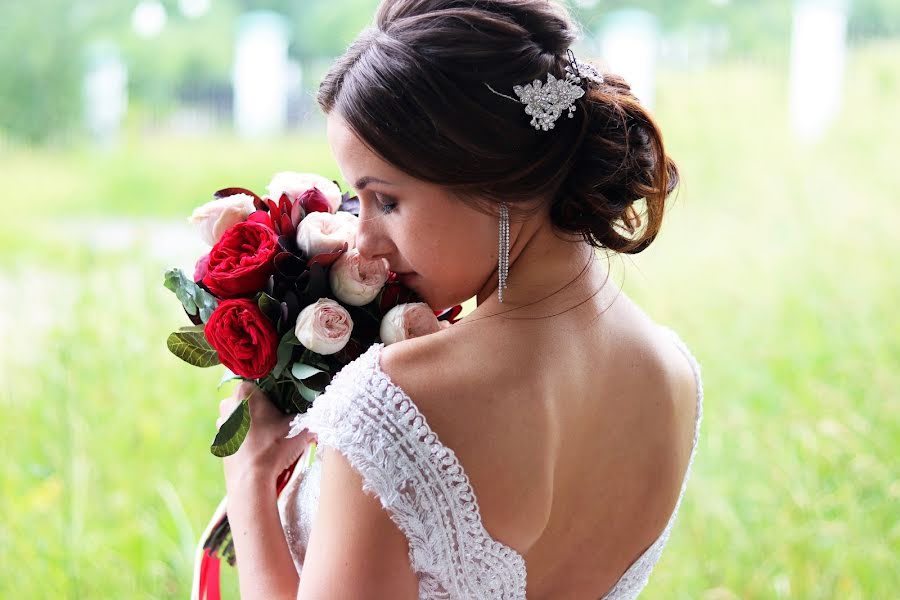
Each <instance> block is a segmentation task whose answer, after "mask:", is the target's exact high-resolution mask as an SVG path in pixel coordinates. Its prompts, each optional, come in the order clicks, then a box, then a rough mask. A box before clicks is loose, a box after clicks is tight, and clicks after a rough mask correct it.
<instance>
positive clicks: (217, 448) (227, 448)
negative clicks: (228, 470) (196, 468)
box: [209, 398, 250, 457]
mask: <svg viewBox="0 0 900 600" xmlns="http://www.w3.org/2000/svg"><path fill="white" fill-rule="evenodd" d="M248 431H250V403H249V398H245V399H243V400H242V401H241V403H240V404H238V406H237V408H235V409H234V412H233V413H231V415H230V416H229V417H228V418H227V419H225V422H224V423H222V427H220V428H219V432H218V433H216V439H214V440H213V443H212V446H210V447H209V451H210V452H212V453H213V454H214V455H215V456H219V457H224V456H231V455H232V454H234V453H235V452H237V451H238V448H240V447H241V443H242V442H243V441H244V438H245V437H247V432H248Z"/></svg>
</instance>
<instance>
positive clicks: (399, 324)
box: [379, 302, 441, 346]
mask: <svg viewBox="0 0 900 600" xmlns="http://www.w3.org/2000/svg"><path fill="white" fill-rule="evenodd" d="M440 329H441V326H440V324H439V322H438V320H437V317H436V316H434V311H433V310H431V307H430V306H428V305H427V304H425V303H424V302H409V303H406V304H398V305H397V306H395V307H394V308H392V309H391V310H389V311H388V312H387V314H386V315H384V318H383V319H382V320H381V328H380V330H379V335H380V336H381V341H382V342H384V345H385V346H387V345H390V344H393V343H394V342H402V341H403V340H408V339H410V338H414V337H421V336H423V335H428V334H429V333H434V332H436V331H440Z"/></svg>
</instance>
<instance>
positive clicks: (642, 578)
mask: <svg viewBox="0 0 900 600" xmlns="http://www.w3.org/2000/svg"><path fill="white" fill-rule="evenodd" d="M660 327H661V328H662V329H663V330H665V331H666V332H667V333H668V334H669V336H670V337H671V338H672V340H673V341H674V342H675V345H676V346H677V347H678V349H679V350H681V352H682V354H684V356H685V357H686V358H687V359H688V362H689V363H690V364H691V369H692V370H693V372H694V383H695V385H696V386H697V406H696V411H697V414H696V418H695V421H694V438H693V443H692V446H691V456H690V458H689V459H688V465H687V469H686V470H685V473H684V479H683V480H682V482H681V491H680V492H679V493H678V500H677V501H676V502H675V509H674V510H673V511H672V514H671V516H670V517H669V522H668V523H666V528H665V529H663V532H662V533H661V534H660V535H659V537H658V538H656V541H655V542H653V544H651V545H650V547H649V548H647V550H645V551H644V553H643V554H641V556H640V557H639V558H638V559H637V560H636V561H634V562H633V563H632V564H631V566H630V567H628V569H627V570H626V571H625V572H624V573H623V574H622V576H621V577H620V578H619V580H618V581H617V582H616V584H615V585H614V586H613V587H612V589H611V590H610V591H609V592H607V593H606V594H605V595H604V596H603V598H602V599H601V600H626V599H631V598H636V597H637V596H638V594H639V593H640V592H641V590H643V589H644V587H646V585H647V582H648V581H649V580H650V574H651V573H652V571H653V567H654V566H656V563H657V561H659V557H660V556H661V555H662V551H663V547H664V546H665V545H666V542H667V541H668V539H669V534H670V533H671V531H672V526H673V525H674V523H675V518H676V517H677V516H678V509H679V507H680V506H681V499H682V498H683V497H684V490H685V489H686V488H687V483H688V479H689V478H690V474H691V466H692V465H693V463H694V456H695V454H696V450H697V442H698V440H699V439H700V423H701V422H702V421H703V381H702V379H701V377H700V363H699V362H698V361H697V359H696V358H695V357H694V355H693V354H691V351H690V350H689V349H688V347H687V345H686V344H685V343H684V341H683V340H682V339H681V337H680V336H679V335H678V334H677V333H676V332H675V330H673V329H671V328H670V327H666V326H665V325H660Z"/></svg>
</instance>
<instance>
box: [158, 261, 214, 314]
mask: <svg viewBox="0 0 900 600" xmlns="http://www.w3.org/2000/svg"><path fill="white" fill-rule="evenodd" d="M163 285H165V286H166V288H168V289H170V290H172V291H173V292H175V297H176V298H178V300H179V301H180V302H181V305H182V306H183V307H184V310H185V311H187V314H189V315H196V314H197V313H198V311H199V314H200V320H201V321H203V322H204V323H206V322H207V321H208V320H209V317H210V315H211V314H212V311H213V310H215V308H216V306H217V305H218V303H219V302H218V300H216V298H215V296H213V295H212V294H210V293H209V292H207V291H206V290H204V289H203V288H202V287H200V286H199V285H197V284H196V283H195V282H194V281H193V280H192V279H191V278H190V277H188V276H187V275H185V274H184V271H182V270H181V269H169V270H168V271H166V275H165V279H164V281H163Z"/></svg>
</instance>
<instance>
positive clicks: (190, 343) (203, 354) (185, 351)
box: [166, 325, 221, 368]
mask: <svg viewBox="0 0 900 600" xmlns="http://www.w3.org/2000/svg"><path fill="white" fill-rule="evenodd" d="M166 345H167V346H168V347H169V350H170V351H171V352H172V354H174V355H175V356H177V357H178V358H180V359H181V360H183V361H184V362H186V363H189V364H192V365H194V366H195V367H204V368H205V367H212V366H214V365H218V364H221V363H220V361H219V355H218V354H217V353H216V350H215V349H214V348H213V347H212V346H210V345H209V342H208V341H207V340H206V336H205V335H203V325H194V326H192V327H182V328H181V329H179V330H178V331H176V332H174V333H171V334H169V338H168V339H167V340H166Z"/></svg>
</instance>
